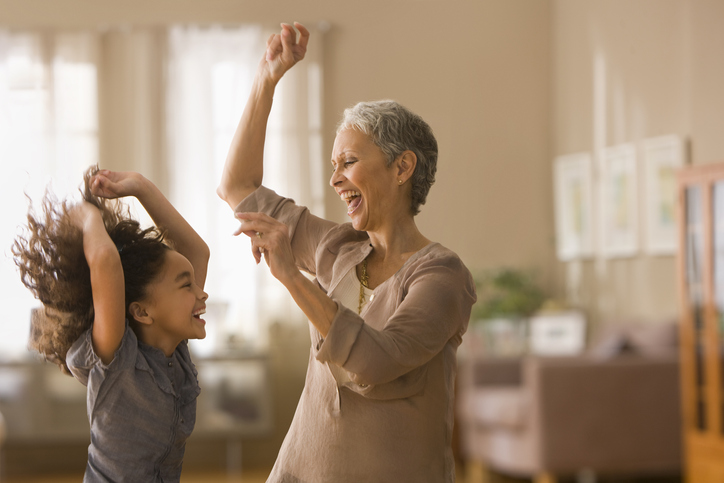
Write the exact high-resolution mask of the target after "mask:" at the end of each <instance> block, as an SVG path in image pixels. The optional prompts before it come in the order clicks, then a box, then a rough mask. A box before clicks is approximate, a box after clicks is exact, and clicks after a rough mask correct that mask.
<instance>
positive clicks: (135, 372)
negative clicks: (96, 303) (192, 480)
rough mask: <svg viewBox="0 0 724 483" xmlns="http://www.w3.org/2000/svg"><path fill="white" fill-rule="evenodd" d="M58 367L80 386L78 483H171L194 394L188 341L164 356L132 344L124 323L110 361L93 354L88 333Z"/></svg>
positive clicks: (192, 415) (191, 419) (177, 472)
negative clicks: (82, 465)
mask: <svg viewBox="0 0 724 483" xmlns="http://www.w3.org/2000/svg"><path fill="white" fill-rule="evenodd" d="M66 362H67V364H68V367H69V369H70V371H71V372H72V374H73V376H75V378H76V379H78V380H79V381H80V382H81V383H83V384H84V385H86V386H87V387H88V393H87V408H88V420H89V421H90V427H91V444H90V446H89V448H88V464H87V466H86V471H85V477H84V479H83V481H84V482H86V483H88V482H92V483H95V482H133V483H138V482H178V481H179V480H180V478H181V465H182V463H183V455H184V450H185V448H186V439H187V438H188V437H189V436H190V435H191V432H192V431H193V429H194V424H195V422H196V397H197V396H198V395H199V392H200V389H199V385H198V380H197V378H196V375H197V371H196V367H195V366H194V364H193V362H192V361H191V356H190V354H189V349H188V342H187V341H184V342H182V343H181V344H179V345H178V347H177V348H176V350H175V352H174V353H173V354H172V355H171V357H166V356H165V354H164V353H163V352H162V351H161V350H159V349H156V348H155V347H151V346H149V345H146V344H144V343H143V342H140V341H139V340H138V339H137V338H136V334H135V333H134V332H133V330H131V329H130V328H129V327H128V323H126V332H125V335H124V336H123V340H122V342H121V346H120V347H119V348H118V350H117V351H116V353H115V355H114V357H113V360H112V361H111V362H110V364H107V365H106V364H103V362H102V361H101V360H100V359H99V358H98V356H97V355H96V354H95V352H94V351H93V344H92V342H91V330H90V329H89V330H88V331H86V332H85V333H84V334H83V335H82V336H81V337H80V338H79V339H78V340H77V341H76V342H75V343H74V344H73V346H72V347H71V348H70V350H69V351H68V354H67V356H66Z"/></svg>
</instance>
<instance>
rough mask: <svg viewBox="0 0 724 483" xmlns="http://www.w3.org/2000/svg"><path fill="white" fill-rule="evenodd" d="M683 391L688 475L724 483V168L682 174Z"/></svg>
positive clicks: (696, 481) (701, 482)
mask: <svg viewBox="0 0 724 483" xmlns="http://www.w3.org/2000/svg"><path fill="white" fill-rule="evenodd" d="M678 190H679V217H678V220H679V255H678V268H679V277H678V278H679V295H680V305H681V307H682V310H681V320H680V337H681V366H682V371H681V380H682V384H681V389H682V403H683V424H684V445H685V454H686V476H687V481H688V482H690V483H720V482H722V481H724V422H723V419H724V395H723V394H722V393H723V391H722V386H723V385H724V380H723V379H722V376H723V374H722V361H723V357H724V349H723V347H722V346H723V345H724V322H723V319H722V314H723V313H724V231H723V230H724V163H718V164H710V165H703V166H696V167H690V168H687V169H684V170H682V171H681V172H680V173H679V185H678Z"/></svg>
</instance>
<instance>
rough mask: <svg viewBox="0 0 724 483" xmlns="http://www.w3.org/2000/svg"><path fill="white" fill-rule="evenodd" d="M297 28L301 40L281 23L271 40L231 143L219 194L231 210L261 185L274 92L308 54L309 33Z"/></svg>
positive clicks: (217, 190) (302, 27) (292, 29)
mask: <svg viewBox="0 0 724 483" xmlns="http://www.w3.org/2000/svg"><path fill="white" fill-rule="evenodd" d="M294 26H295V27H296V28H297V29H298V30H299V34H300V35H299V40H297V38H296V37H297V34H296V32H295V30H294V27H292V26H291V25H288V24H282V30H281V33H279V34H274V35H272V36H271V37H269V40H268V41H267V49H266V52H265V54H264V57H263V58H262V59H261V61H260V62H259V67H258V69H257V72H256V76H255V77H254V83H253V85H252V88H251V93H250V94H249V100H248V101H247V103H246V107H245V108H244V113H243V114H242V116H241V120H240V121H239V125H238V127H237V129H236V132H235V133H234V138H233V139H232V141H231V146H230V147H229V153H228V155H227V157H226V164H225V165H224V170H223V173H222V175H221V182H220V183H219V187H218V188H217V189H216V193H217V194H218V195H219V197H220V198H221V199H222V200H224V201H225V202H226V203H227V204H228V205H229V206H230V207H231V209H232V210H233V209H234V208H235V207H236V206H237V205H238V204H239V203H240V202H241V200H243V199H244V198H246V197H247V196H248V195H249V194H250V193H252V192H253V191H254V190H255V189H257V188H258V187H259V186H260V185H261V182H262V178H263V174H264V169H263V160H264V140H265V138H266V125H267V121H268V119H269V112H270V111H271V106H272V102H273V99H274V90H275V88H276V85H277V83H278V82H279V80H280V79H281V78H282V76H283V75H284V73H285V72H286V71H288V70H289V69H291V68H292V67H293V66H294V64H296V63H297V62H299V61H300V60H302V59H303V58H304V55H305V53H306V52H307V42H308V41H309V32H308V31H307V29H306V28H304V26H303V25H302V24H300V23H297V22H295V23H294Z"/></svg>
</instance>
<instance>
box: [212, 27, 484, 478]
mask: <svg viewBox="0 0 724 483" xmlns="http://www.w3.org/2000/svg"><path fill="white" fill-rule="evenodd" d="M295 26H296V27H297V29H298V30H299V32H300V38H299V40H298V41H297V39H296V31H295V30H294V28H293V27H292V26H291V25H282V31H281V33H280V34H277V35H274V36H272V37H271V38H270V39H269V42H268V45H267V51H266V55H265V57H264V58H263V59H262V61H261V62H260V64H259V69H258V71H257V75H256V78H255V81H254V84H253V87H252V92H251V94H250V97H249V101H248V103H247V106H246V108H245V110H244V113H243V115H242V118H241V121H240V123H239V127H238V129H237V132H236V135H235V137H234V140H233V142H232V145H231V149H230V152H229V156H228V158H227V161H226V166H225V168H224V174H223V178H222V181H221V184H220V186H219V189H218V194H219V196H220V197H221V198H222V199H224V200H225V201H226V202H227V203H228V204H229V206H231V207H232V209H234V211H235V212H236V216H237V218H238V219H239V220H240V221H241V225H240V227H239V230H238V231H237V234H239V233H242V232H243V233H245V234H247V235H248V236H250V237H251V241H252V252H253V254H254V257H255V258H256V260H257V263H258V262H259V261H260V260H261V257H262V256H263V257H264V258H265V260H266V263H267V264H268V265H269V267H270V270H271V273H272V275H273V276H274V277H276V278H277V279H278V280H279V281H280V282H281V283H282V284H283V285H284V286H285V287H286V288H287V290H288V291H289V293H290V294H291V296H292V297H293V299H294V300H295V302H296V303H297V304H298V305H299V307H300V308H301V309H302V311H303V312H304V313H305V314H306V316H307V317H308V318H309V321H310V334H311V338H312V347H311V351H310V358H309V367H308V369H307V377H306V382H305V387H304V391H303V392H302V396H301V399H300V401H299V404H298V406H297V410H296V413H295V415H294V420H293V421H292V424H291V427H290V428H289V432H288V433H287V436H286V438H285V440H284V443H283V445H282V448H281V450H280V452H279V456H278V458H277V461H276V464H275V465H274V469H273V470H272V473H271V475H270V477H269V480H268V481H269V482H309V483H319V482H333V483H340V482H362V481H370V482H385V481H389V482H395V483H399V482H415V483H422V482H436V483H439V482H452V481H454V480H455V468H454V461H453V454H452V449H451V438H452V429H453V398H454V394H453V386H454V381H455V373H456V361H455V354H456V350H457V347H458V345H459V344H460V341H461V337H462V335H463V333H464V332H465V330H466V327H467V323H468V319H469V317H470V309H471V306H472V304H473V303H474V301H475V286H474V283H473V280H472V277H471V276H470V273H469V271H468V270H467V269H466V268H465V265H463V263H462V261H461V260H460V258H459V257H458V256H457V255H456V254H455V253H453V252H452V251H450V250H448V249H447V248H445V247H443V246H442V245H440V244H439V243H435V242H431V241H430V240H428V239H427V238H426V237H425V236H423V235H422V233H420V231H419V230H418V228H417V226H416V224H415V215H416V214H417V213H418V211H419V208H420V205H421V204H423V203H424V202H425V198H426V196H427V193H428V191H429V189H430V186H431V185H432V183H433V181H434V177H435V171H436V161H437V142H436V141H435V138H434V136H433V134H432V131H431V129H430V127H429V126H428V125H427V124H426V123H425V122H424V121H423V120H422V119H421V118H420V117H419V116H417V115H415V114H413V113H411V112H410V111H408V110H407V109H405V108H404V107H402V106H400V105H399V104H397V103H396V102H392V101H380V102H371V103H360V104H358V105H356V106H354V107H352V108H350V109H347V110H346V111H345V113H344V118H343V119H342V122H341V124H340V125H339V128H338V131H337V137H336V139H335V142H334V148H333V152H332V177H331V179H330V184H331V185H332V187H333V188H334V190H335V191H336V192H337V194H338V195H339V197H340V198H341V200H342V201H343V202H344V203H346V205H347V214H348V215H349V217H350V220H351V223H344V224H338V223H334V222H332V221H328V220H324V219H321V218H318V217H316V216H314V215H312V214H311V213H310V212H309V211H308V210H307V209H306V208H304V207H301V206H297V205H296V204H295V203H294V201H292V200H290V199H288V198H283V197H281V196H279V195H277V194H276V193H274V192H273V191H271V190H269V189H267V188H265V187H264V186H262V177H263V170H262V165H263V163H262V154H263V148H264V137H265V130H266V123H267V119H268V115H269V111H270V109H271V105H272V99H273V94H274V89H275V86H276V84H277V82H278V81H279V79H281V77H282V75H283V74H284V73H285V72H286V71H287V70H288V69H290V68H291V67H292V66H293V65H294V64H295V63H296V62H298V61H299V60H301V59H302V58H303V57H304V54H305V52H306V45H307V41H308V39H309V33H308V32H307V30H306V29H305V28H304V27H303V26H302V25H300V24H295ZM300 269H301V270H304V271H307V272H309V273H311V274H313V275H315V276H316V279H315V280H314V281H311V280H309V279H308V278H307V277H305V276H304V275H302V274H301V273H300Z"/></svg>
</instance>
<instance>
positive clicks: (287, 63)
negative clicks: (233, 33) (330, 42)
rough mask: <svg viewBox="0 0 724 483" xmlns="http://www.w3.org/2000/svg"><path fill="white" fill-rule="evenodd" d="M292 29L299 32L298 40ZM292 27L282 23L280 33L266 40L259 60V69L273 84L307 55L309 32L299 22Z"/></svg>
mask: <svg viewBox="0 0 724 483" xmlns="http://www.w3.org/2000/svg"><path fill="white" fill-rule="evenodd" d="M294 27H296V28H297V29H298V30H299V40H297V32H296V31H295V30H294ZM294 27H292V26H291V25H289V24H285V23H283V24H282V30H281V32H280V33H278V34H273V35H272V36H271V37H269V40H267V43H266V53H265V54H264V58H263V59H262V60H261V63H260V69H261V70H262V71H264V72H265V73H266V74H267V75H268V77H269V78H270V79H271V80H272V81H273V82H274V83H277V82H279V79H281V78H282V76H283V75H284V74H285V73H286V71H288V70H289V69H291V68H292V67H294V64H296V63H297V62H299V61H300V60H302V59H303V58H304V55H305V54H306V53H307V43H308V42H309V31H308V30H307V29H306V28H305V27H304V25H302V24H300V23H299V22H294Z"/></svg>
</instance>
